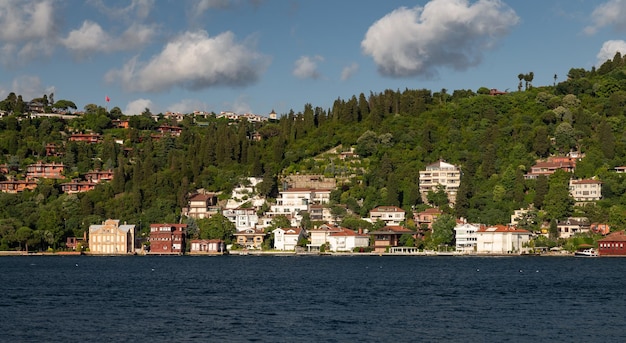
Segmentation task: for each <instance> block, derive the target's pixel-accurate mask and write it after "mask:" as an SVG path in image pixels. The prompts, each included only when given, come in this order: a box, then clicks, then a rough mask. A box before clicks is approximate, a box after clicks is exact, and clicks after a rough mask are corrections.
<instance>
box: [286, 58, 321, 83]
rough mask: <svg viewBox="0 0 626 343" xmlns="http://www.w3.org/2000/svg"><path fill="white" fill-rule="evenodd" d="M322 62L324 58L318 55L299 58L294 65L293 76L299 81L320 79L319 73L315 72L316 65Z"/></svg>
mask: <svg viewBox="0 0 626 343" xmlns="http://www.w3.org/2000/svg"><path fill="white" fill-rule="evenodd" d="M323 61H324V57H322V56H320V55H315V56H301V57H300V58H298V60H297V61H296V62H295V63H294V67H293V75H294V76H295V77H297V78H299V79H317V78H319V77H320V73H319V72H318V71H317V63H318V62H323Z"/></svg>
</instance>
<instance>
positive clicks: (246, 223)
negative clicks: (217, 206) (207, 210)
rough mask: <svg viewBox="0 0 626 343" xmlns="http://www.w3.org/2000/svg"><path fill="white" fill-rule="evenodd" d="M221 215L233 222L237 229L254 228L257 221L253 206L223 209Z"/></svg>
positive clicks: (257, 217)
mask: <svg viewBox="0 0 626 343" xmlns="http://www.w3.org/2000/svg"><path fill="white" fill-rule="evenodd" d="M222 215H223V216H224V217H226V218H228V220H230V221H231V222H232V223H233V224H235V228H236V229H237V231H244V230H246V229H254V228H255V227H256V225H257V224H258V223H259V216H258V215H257V214H256V210H255V209H254V208H233V209H224V210H222Z"/></svg>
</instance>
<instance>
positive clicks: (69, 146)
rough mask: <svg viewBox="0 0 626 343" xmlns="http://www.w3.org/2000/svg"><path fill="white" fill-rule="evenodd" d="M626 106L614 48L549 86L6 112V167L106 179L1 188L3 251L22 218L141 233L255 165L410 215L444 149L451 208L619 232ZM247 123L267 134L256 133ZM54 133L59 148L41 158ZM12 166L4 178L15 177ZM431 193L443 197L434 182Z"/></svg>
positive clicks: (25, 223)
mask: <svg viewBox="0 0 626 343" xmlns="http://www.w3.org/2000/svg"><path fill="white" fill-rule="evenodd" d="M520 75H521V74H520ZM514 77H515V76H514V75H513V77H512V78H514ZM521 80H522V79H521V78H520V82H521ZM555 83H556V79H555ZM520 88H521V87H520ZM7 101H8V102H10V101H11V100H10V99H6V100H5V101H4V102H3V103H4V104H5V105H7ZM625 104H626V60H625V59H624V58H622V57H621V55H619V54H617V55H616V56H615V58H614V59H613V60H609V61H607V62H606V63H604V64H603V65H602V66H601V67H600V68H597V69H595V68H593V69H591V70H585V69H576V68H574V69H571V70H570V71H569V74H568V75H567V81H563V82H560V83H558V84H555V85H552V86H542V87H532V86H531V85H528V86H527V87H525V89H522V90H520V91H514V92H510V93H507V94H503V95H497V96H492V95H489V89H487V88H481V89H479V90H477V91H472V90H455V91H453V92H452V93H451V94H450V92H448V91H447V90H445V89H442V90H440V91H436V92H432V91H430V90H426V89H405V90H385V91H383V92H380V93H377V92H371V93H370V94H368V95H365V94H360V95H358V96H357V95H355V96H353V97H351V98H350V99H337V100H335V101H334V104H333V106H332V108H328V109H324V108H320V107H314V106H313V105H311V104H306V105H304V108H303V110H302V111H299V112H297V113H296V112H294V111H291V112H290V113H287V114H284V115H282V116H281V117H280V119H279V120H277V121H276V122H269V123H263V124H260V123H250V122H246V121H243V122H229V121H228V120H226V119H215V118H209V119H199V118H196V120H194V119H193V118H192V116H187V117H186V118H185V119H184V120H183V121H182V122H181V123H173V122H167V120H166V119H164V118H163V116H160V118H162V119H160V121H159V122H155V121H154V120H153V119H152V118H151V117H150V113H149V111H148V110H147V111H146V112H145V113H144V114H142V115H139V116H131V117H128V119H129V123H130V128H128V129H120V128H113V125H112V120H113V119H119V118H124V116H123V115H122V114H121V113H120V112H121V111H119V109H117V110H115V111H113V110H111V111H110V112H107V111H106V110H105V109H104V108H102V107H98V106H89V108H87V106H86V107H85V110H86V113H84V114H83V115H81V116H80V117H78V118H76V119H72V120H68V121H65V120H62V119H59V118H32V119H30V118H28V117H27V116H23V115H20V114H19V113H16V114H13V115H9V116H6V117H3V118H2V119H1V120H0V164H1V163H6V164H8V165H9V166H12V167H15V168H19V169H21V170H23V169H25V167H26V166H27V165H29V164H31V163H35V162H37V161H44V162H62V163H63V164H65V165H66V166H67V170H68V171H69V172H68V173H66V176H67V178H68V180H69V179H71V178H74V177H79V176H80V175H82V174H84V173H86V172H88V171H90V170H92V169H108V168H112V169H113V170H114V179H113V181H111V182H109V183H104V184H101V185H98V186H97V187H96V189H95V190H93V191H90V192H86V193H80V194H76V195H68V194H63V193H61V191H60V187H59V184H60V183H61V181H55V180H49V179H47V180H41V181H40V182H39V184H38V187H37V188H36V189H35V190H34V191H26V192H22V193H19V194H6V193H2V194H0V249H10V248H15V247H17V246H18V245H19V243H20V239H19V238H18V236H19V231H20V230H22V231H25V230H26V229H30V230H32V232H35V233H36V235H38V237H40V238H39V240H40V241H41V242H42V243H41V246H42V247H46V246H48V245H51V246H59V244H60V243H61V242H64V241H65V237H67V236H82V233H83V232H84V231H85V230H86V229H88V227H89V225H90V224H94V223H100V222H102V221H103V220H105V219H107V218H116V219H120V220H123V221H127V222H129V223H135V224H137V225H138V226H140V229H141V230H142V231H143V232H146V230H147V228H148V227H149V224H150V223H160V222H161V223H162V222H178V221H179V219H180V212H181V208H182V207H184V206H186V205H187V196H188V194H189V193H190V192H192V191H194V190H196V189H198V188H204V189H207V190H210V191H222V192H224V193H225V194H226V193H229V192H230V190H231V189H232V188H233V186H234V185H236V184H238V183H239V182H240V181H241V179H242V177H245V176H263V180H264V181H263V183H262V184H261V185H260V186H259V187H258V191H259V192H260V193H261V194H263V195H265V196H267V197H269V198H272V197H276V195H277V192H278V185H279V178H280V176H281V175H285V174H287V173H295V172H300V173H309V172H310V173H320V174H324V175H326V176H329V177H330V176H338V177H341V178H342V180H343V182H341V186H340V187H339V188H338V190H336V191H334V192H333V194H332V201H333V202H334V203H341V204H345V205H347V207H348V208H349V209H351V210H352V211H354V212H355V213H357V214H360V215H366V214H367V213H368V211H369V210H370V209H372V208H373V207H375V206H378V205H396V206H400V207H402V208H404V209H405V210H407V211H409V214H410V213H412V212H411V211H414V210H419V209H422V208H425V207H426V204H423V203H422V201H421V199H420V196H419V192H418V189H419V170H421V169H424V167H425V166H426V165H428V164H430V163H433V162H436V161H438V160H440V159H443V160H446V161H447V162H448V163H452V164H455V165H457V166H459V167H460V168H461V169H462V172H463V176H462V179H461V186H460V189H459V194H458V195H457V202H456V205H455V206H454V208H449V209H446V212H449V213H450V214H453V215H454V216H456V217H465V218H467V219H468V221H470V222H480V223H485V224H497V223H508V222H509V220H510V215H511V214H512V212H513V210H514V209H519V208H526V207H528V206H529V205H530V204H533V205H534V207H535V208H536V209H538V210H539V211H538V212H537V213H536V216H537V218H536V219H533V220H530V221H528V222H527V223H524V225H526V226H527V227H528V228H530V229H537V228H538V226H539V225H540V224H541V223H542V222H544V221H549V220H551V219H563V218H566V217H567V216H570V215H574V214H575V215H581V216H586V217H588V218H589V219H590V220H591V221H592V222H595V221H597V222H606V223H609V224H610V225H611V226H612V228H613V230H618V229H624V228H625V227H626V196H625V193H626V182H625V179H624V176H623V174H618V173H615V171H614V170H613V168H615V167H617V166H624V165H626V136H625V134H624V132H625V130H624V126H625V125H626V116H625V113H624V105H625ZM161 124H170V125H178V126H181V127H182V128H183V131H182V134H181V135H180V137H177V138H176V137H164V138H161V139H159V140H156V139H153V138H151V134H153V133H154V131H153V130H154V128H155V127H156V126H158V125H161ZM72 132H95V133H101V134H102V135H103V137H104V138H103V141H102V142H101V143H98V144H87V143H82V142H71V141H68V140H67V137H68V135H69V134H70V133H72ZM253 133H258V134H260V136H261V140H259V141H256V140H253V139H251V137H252V135H253ZM116 140H123V141H124V144H123V145H120V144H118V143H116ZM50 143H54V144H56V145H57V146H59V147H62V148H61V149H60V150H62V152H63V154H62V155H61V156H58V157H50V156H46V154H45V146H46V145H47V144H50ZM337 146H341V149H343V150H346V151H347V150H349V149H350V148H351V147H352V148H354V149H355V152H356V153H357V154H358V155H359V156H360V158H359V159H358V160H353V161H351V162H350V161H348V162H345V161H342V160H340V159H339V158H338V157H337V155H332V154H326V155H324V154H323V153H324V152H326V151H328V150H329V149H331V148H334V147H337ZM572 150H575V151H580V152H582V153H584V156H585V157H584V158H583V159H582V160H581V161H579V162H578V164H577V167H576V171H575V173H574V175H570V174H568V173H565V172H557V173H556V174H554V175H553V176H551V177H550V178H545V177H543V178H542V177H540V178H538V179H536V180H525V179H524V177H523V176H524V174H525V173H527V172H529V171H530V168H531V166H532V165H533V164H535V162H536V160H537V159H543V158H547V157H548V156H551V155H564V154H566V153H568V152H570V151H572ZM11 173H12V174H13V175H10V174H11ZM11 173H9V175H3V176H0V177H2V178H3V179H7V177H11V176H13V177H17V178H19V177H20V175H19V174H18V173H17V172H15V171H13V172H11ZM571 177H575V178H591V177H597V178H598V179H599V180H601V181H602V182H603V200H601V201H599V202H597V205H596V206H585V207H582V208H580V207H574V202H573V200H572V199H571V198H570V197H569V191H568V180H569V179H570V178H571ZM429 200H430V201H431V202H432V204H430V205H439V206H440V207H441V208H444V209H445V208H446V207H447V206H444V205H445V203H446V200H445V197H441V196H437V193H434V194H431V196H430V197H429ZM25 228H26V229H25ZM32 232H31V233H32ZM35 241H36V240H35Z"/></svg>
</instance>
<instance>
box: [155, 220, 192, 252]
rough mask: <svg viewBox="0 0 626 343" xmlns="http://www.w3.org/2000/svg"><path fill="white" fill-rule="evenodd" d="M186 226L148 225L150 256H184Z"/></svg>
mask: <svg viewBox="0 0 626 343" xmlns="http://www.w3.org/2000/svg"><path fill="white" fill-rule="evenodd" d="M186 230H187V224H150V238H149V242H150V254H184V253H185V247H186V242H185V235H186Z"/></svg>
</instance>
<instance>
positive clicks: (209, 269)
mask: <svg viewBox="0 0 626 343" xmlns="http://www.w3.org/2000/svg"><path fill="white" fill-rule="evenodd" d="M624 285H626V260H624V259H621V258H573V257H572V258H569V257H559V258H548V257H507V258H480V257H379V256H355V257H321V256H300V257H296V256H290V257H269V256H261V257H257V256H219V257H188V256H184V257H157V256H154V257H153V256H147V257H141V256H134V257H88V256H22V257H15V256H11V257H0V294H1V296H0V341H3V342H70V341H90V342H145V341H150V342H250V341H257V342H296V341H308V342H347V341H359V342H416V341H417V342H545V341H557V342H609V341H610V342H618V341H626V330H624V329H623V328H622V325H623V324H624V320H623V317H624V315H626V296H624V292H623V287H624Z"/></svg>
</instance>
